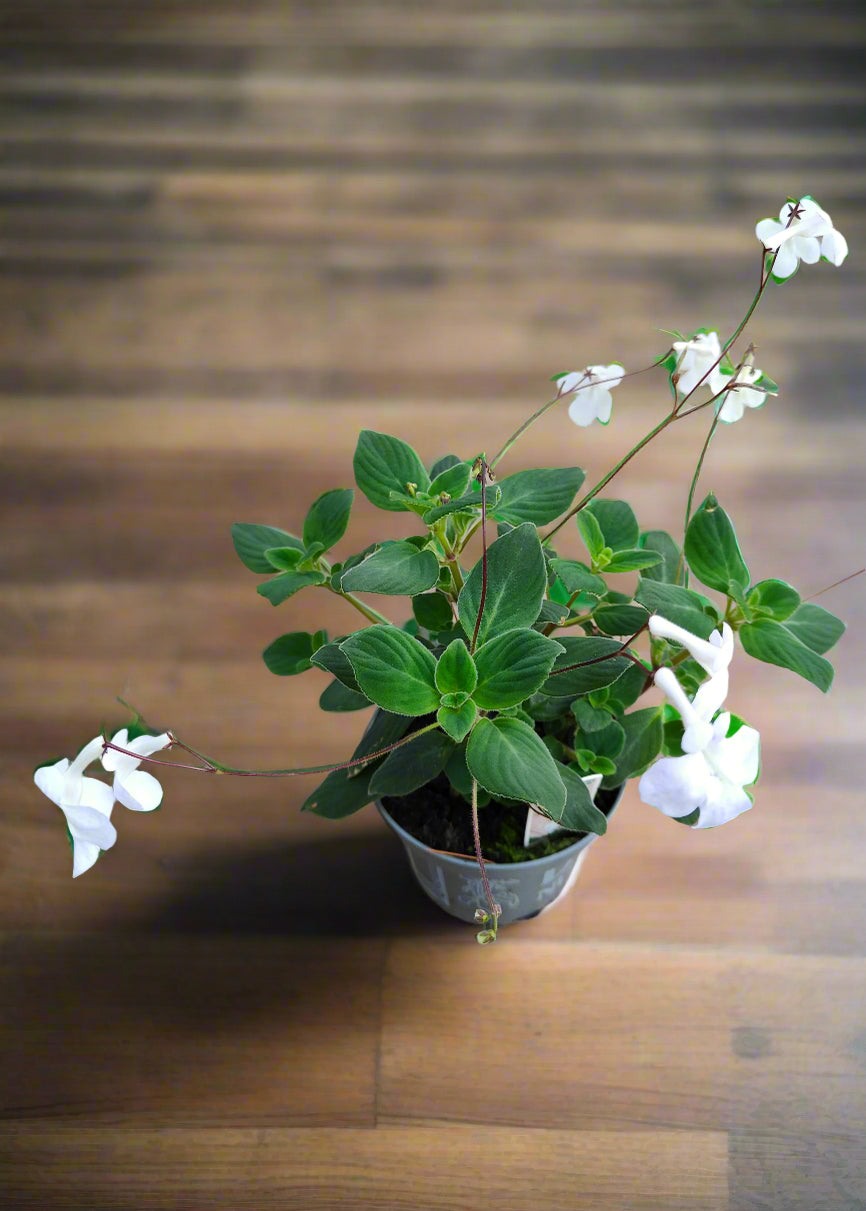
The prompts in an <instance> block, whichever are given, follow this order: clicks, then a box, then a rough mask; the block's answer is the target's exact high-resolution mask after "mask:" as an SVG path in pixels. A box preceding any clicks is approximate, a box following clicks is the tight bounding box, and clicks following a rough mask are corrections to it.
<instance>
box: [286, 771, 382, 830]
mask: <svg viewBox="0 0 866 1211" xmlns="http://www.w3.org/2000/svg"><path fill="white" fill-rule="evenodd" d="M372 799H373V794H372V792H371V790H370V775H369V773H364V774H359V775H355V776H353V771H352V770H346V769H337V770H332V771H331V773H330V774H328V776H327V778H326V779H325V781H324V782H322V783H321V784H320V785H319V786H317V787H316V789H315V790H314V791H313V793H312V794H311V795H310V796H309V797H308V798H307V799H306V800H305V801H304V803H303V804H302V805H301V811H302V812H312V813H313V814H314V815H316V816H322V817H323V818H324V819H325V820H342V819H344V818H345V817H346V816H351V815H354V813H355V812H357V811H360V810H361V808H362V807H365V806H366V805H367V804H368V803H370V802H372Z"/></svg>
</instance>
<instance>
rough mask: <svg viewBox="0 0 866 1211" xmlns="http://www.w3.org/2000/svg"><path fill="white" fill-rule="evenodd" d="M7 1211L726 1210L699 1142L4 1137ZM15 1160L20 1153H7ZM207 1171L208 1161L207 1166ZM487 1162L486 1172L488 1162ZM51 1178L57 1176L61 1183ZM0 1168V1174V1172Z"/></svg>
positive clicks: (720, 1142)
mask: <svg viewBox="0 0 866 1211" xmlns="http://www.w3.org/2000/svg"><path fill="white" fill-rule="evenodd" d="M0 1140H2V1141H3V1143H4V1144H6V1145H8V1147H9V1148H10V1160H8V1161H7V1162H6V1163H5V1164H3V1165H2V1169H5V1170H6V1174H5V1177H6V1182H7V1184H6V1190H7V1192H8V1195H9V1197H10V1198H12V1199H13V1200H14V1201H13V1202H10V1203H7V1206H8V1207H9V1208H10V1211H12V1209H13V1208H14V1209H15V1211H18V1208H21V1207H35V1206H37V1205H43V1206H44V1205H45V1203H44V1202H43V1203H42V1204H37V1202H36V1201H35V1200H38V1199H43V1200H45V1199H49V1200H50V1205H51V1207H52V1208H57V1209H58V1211H60V1209H62V1208H73V1207H76V1208H77V1207H80V1206H81V1205H82V1204H83V1203H85V1202H86V1204H87V1205H88V1206H89V1207H93V1208H95V1211H102V1209H103V1208H108V1207H109V1206H110V1207H111V1208H117V1209H119V1208H139V1207H141V1206H142V1205H143V1203H142V1200H146V1203H147V1206H148V1208H153V1211H159V1209H162V1208H166V1209H169V1208H170V1209H172V1211H179V1209H180V1208H192V1207H204V1206H207V1207H213V1208H226V1209H227V1211H228V1209H231V1211H236V1209H237V1211H240V1209H241V1208H247V1207H249V1208H254V1209H255V1211H260V1209H261V1211H264V1209H265V1208H269V1207H274V1208H277V1207H278V1208H281V1209H283V1208H287V1209H289V1211H308V1209H309V1211H312V1209H314V1208H322V1211H324V1209H325V1208H327V1209H328V1211H338V1209H341V1208H346V1209H347V1211H349V1209H351V1211H374V1209H375V1211H405V1209H406V1208H411V1207H419V1206H423V1207H424V1208H425V1211H464V1208H466V1207H467V1206H479V1205H482V1204H483V1205H485V1206H493V1207H497V1208H499V1209H500V1211H525V1208H527V1207H529V1206H531V1207H532V1208H533V1211H536V1209H537V1211H590V1209H591V1211H621V1208H623V1207H625V1206H628V1207H629V1208H630V1209H632V1211H671V1209H673V1208H682V1211H726V1209H727V1207H728V1197H727V1147H726V1143H725V1138H724V1136H720V1135H716V1134H713V1133H710V1132H699V1131H676V1132H674V1131H653V1132H641V1133H634V1134H628V1133H622V1132H620V1133H616V1134H612V1133H605V1132H603V1131H585V1132H582V1133H580V1134H579V1135H576V1136H575V1135H574V1134H572V1133H571V1132H568V1131H532V1130H528V1131H514V1130H509V1129H507V1128H497V1127H489V1126H481V1127H469V1128H467V1127H448V1128H444V1129H442V1128H440V1129H437V1130H430V1129H428V1128H426V1127H419V1128H413V1127H409V1128H393V1127H382V1128H379V1129H377V1130H375V1131H358V1130H352V1129H346V1130H341V1131H337V1130H332V1129H327V1128H324V1129H323V1128H310V1129H306V1130H300V1131H299V1130H291V1129H289V1130H286V1129H281V1128H274V1127H270V1128H268V1127H266V1128H262V1129H260V1130H257V1131H251V1130H244V1129H238V1128H224V1129H220V1130H218V1131H209V1130H202V1129H198V1130H192V1129H190V1130H184V1129H177V1128H167V1129H163V1130H159V1131H156V1130H150V1131H148V1130H142V1129H140V1128H139V1129H135V1130H131V1131H123V1132H118V1133H116V1134H115V1135H114V1136H113V1137H112V1139H111V1141H110V1142H109V1141H108V1139H107V1138H106V1134H105V1132H104V1131H97V1130H92V1129H86V1128H74V1129H71V1130H69V1129H66V1130H63V1131H56V1130H46V1129H45V1128H44V1127H43V1128H41V1129H40V1130H39V1131H38V1132H36V1131H32V1130H27V1129H26V1128H25V1129H18V1128H16V1129H13V1131H12V1132H7V1131H5V1130H2V1129H0ZM12 1149H14V1151H12ZM205 1158H206V1159H205ZM490 1158H495V1164H494V1163H487V1162H488V1161H489V1159H490ZM55 1166H57V1168H56V1170H55ZM2 1169H0V1172H2Z"/></svg>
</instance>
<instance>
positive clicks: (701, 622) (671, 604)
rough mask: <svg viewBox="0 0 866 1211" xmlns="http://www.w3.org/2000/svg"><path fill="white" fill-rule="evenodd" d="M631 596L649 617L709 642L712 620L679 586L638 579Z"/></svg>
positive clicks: (693, 596)
mask: <svg viewBox="0 0 866 1211" xmlns="http://www.w3.org/2000/svg"><path fill="white" fill-rule="evenodd" d="M634 596H635V601H639V602H640V603H641V604H642V605H645V606H646V608H647V609H648V610H649V611H650V613H651V614H661V616H662V618H666V619H667V620H668V622H673V623H676V625H677V626H679V627H685V629H686V630H687V631H691V633H692V634H693V635H697V636H698V637H699V638H701V639H709V637H710V635H711V634H712V632H713V631H714V630H715V629H716V622H715V620H714V619H712V618H710V617H709V616H708V615H707V614H705V613H704V607H703V603H702V601H701V598H700V596H699V595H698V594H697V593H693V592H692V591H691V590H690V589H684V588H682V586H681V585H676V584H668V583H666V582H664V581H661V580H648V579H647V578H646V577H644V576H641V578H640V580H639V581H638V586H637V592H636V593H635V595H634Z"/></svg>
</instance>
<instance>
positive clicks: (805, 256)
mask: <svg viewBox="0 0 866 1211" xmlns="http://www.w3.org/2000/svg"><path fill="white" fill-rule="evenodd" d="M794 251H795V252H796V253H797V256H798V257H799V258H800V260H801V261H802V262H803V264H804V265H815V264H816V263H817V262H818V261H819V260H820V259H821V241H820V240H819V239H818V238H817V236H813V235H803V236H800V237H799V238H798V239H797V240H795V241H794Z"/></svg>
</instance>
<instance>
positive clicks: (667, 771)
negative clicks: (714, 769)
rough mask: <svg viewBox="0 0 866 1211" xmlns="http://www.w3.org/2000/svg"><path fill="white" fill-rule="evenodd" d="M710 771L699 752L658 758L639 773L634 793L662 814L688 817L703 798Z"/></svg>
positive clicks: (705, 795) (704, 799)
mask: <svg viewBox="0 0 866 1211" xmlns="http://www.w3.org/2000/svg"><path fill="white" fill-rule="evenodd" d="M711 777H712V774H711V772H710V768H709V766H708V765H707V763H706V761H705V760H704V759H703V757H702V756H701V755H700V754H699V753H690V754H689V755H687V756H685V757H660V758H659V760H658V761H656V763H655V764H654V765H651V766H650V767H649V769H648V770H647V771H646V773H645V774H643V775H642V776H641V779H640V782H638V784H637V793H638V795H639V796H640V798H641V801H642V802H643V803H647V804H648V805H649V806H650V807H657V808H658V810H659V811H660V812H664V814H665V815H666V816H674V817H677V816H688V815H689V814H690V813H691V812H693V811H694V810H695V808H696V807H701V806H702V805H703V804H704V802H705V801H706V797H707V784H708V783H709V781H710V779H711Z"/></svg>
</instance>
